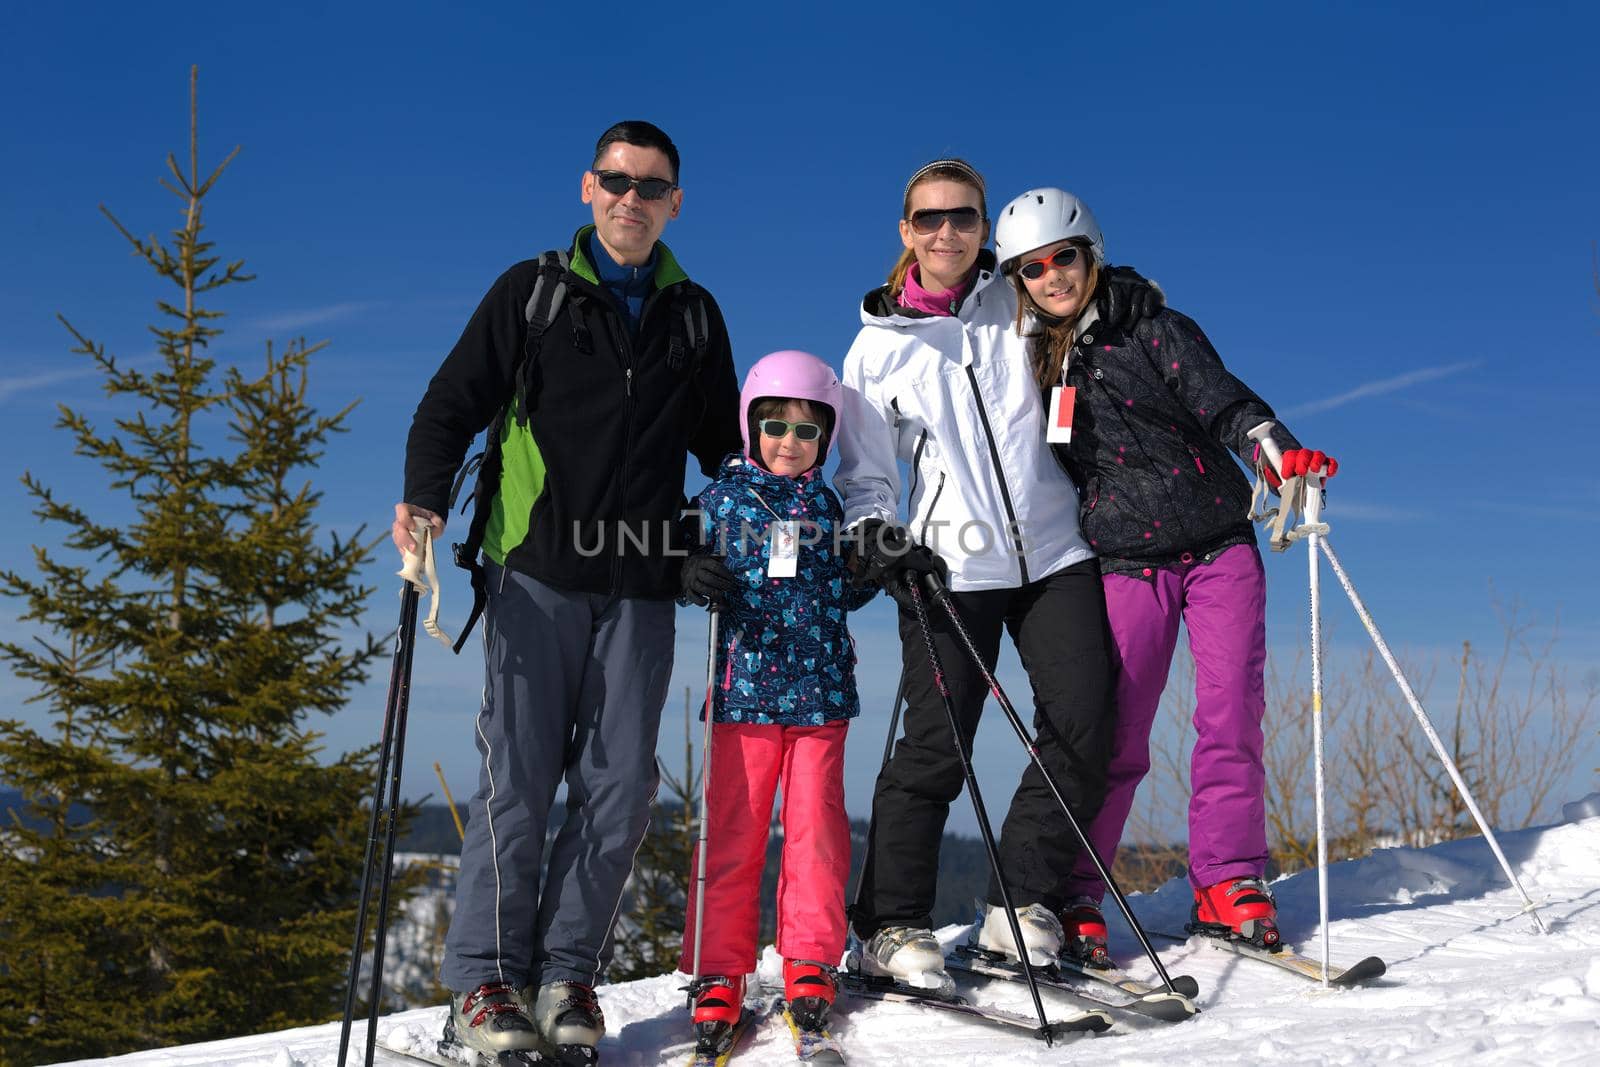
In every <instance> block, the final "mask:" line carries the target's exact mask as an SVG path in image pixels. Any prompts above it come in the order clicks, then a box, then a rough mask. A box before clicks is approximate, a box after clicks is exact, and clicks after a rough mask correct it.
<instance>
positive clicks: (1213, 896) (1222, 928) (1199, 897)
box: [1188, 878, 1282, 952]
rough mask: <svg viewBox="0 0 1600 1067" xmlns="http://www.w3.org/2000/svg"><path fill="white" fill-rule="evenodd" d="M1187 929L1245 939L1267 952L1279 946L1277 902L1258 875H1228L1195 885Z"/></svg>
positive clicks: (1234, 939) (1211, 935)
mask: <svg viewBox="0 0 1600 1067" xmlns="http://www.w3.org/2000/svg"><path fill="white" fill-rule="evenodd" d="M1188 930H1189V932H1190V933H1191V934H1205V935H1206V936H1207V937H1219V938H1221V939H1223V940H1224V941H1244V942H1247V943H1249V944H1252V945H1254V946H1256V947H1257V948H1262V949H1266V950H1267V951H1268V952H1276V951H1278V949H1279V948H1281V947H1282V942H1281V941H1280V939H1279V936H1278V906H1277V905H1276V904H1275V903H1274V902H1273V900H1272V893H1271V892H1269V891H1268V889H1267V886H1266V883H1264V882H1262V881H1261V879H1259V878H1230V879H1229V880H1228V881H1226V882H1219V883H1217V884H1216V885H1212V886H1206V887H1205V888H1204V889H1196V890H1195V891H1194V908H1193V909H1192V910H1191V911H1190V913H1189V927H1188Z"/></svg>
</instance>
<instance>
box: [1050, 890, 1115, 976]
mask: <svg viewBox="0 0 1600 1067" xmlns="http://www.w3.org/2000/svg"><path fill="white" fill-rule="evenodd" d="M1060 918H1061V933H1062V945H1061V951H1062V953H1063V954H1064V955H1067V956H1071V957H1072V958H1073V959H1075V960H1078V961H1079V962H1080V963H1083V964H1085V965H1087V966H1090V967H1097V968H1100V969H1102V970H1104V969H1106V968H1108V967H1110V966H1111V948H1110V945H1109V942H1108V939H1107V936H1106V917H1105V915H1103V914H1102V913H1101V911H1100V902H1099V901H1098V900H1095V899H1094V898H1093V897H1073V898H1072V899H1071V900H1069V901H1068V902H1067V906H1066V907H1064V908H1062V909H1061V916H1060Z"/></svg>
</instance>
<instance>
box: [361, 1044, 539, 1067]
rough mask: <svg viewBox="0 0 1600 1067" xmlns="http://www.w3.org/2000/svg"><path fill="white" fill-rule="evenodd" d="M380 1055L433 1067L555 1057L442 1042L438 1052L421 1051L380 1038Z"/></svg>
mask: <svg viewBox="0 0 1600 1067" xmlns="http://www.w3.org/2000/svg"><path fill="white" fill-rule="evenodd" d="M376 1051H377V1053H378V1055H379V1056H380V1057H388V1056H397V1057H399V1058H400V1059H402V1060H405V1061H406V1062H408V1063H427V1064H432V1065H433V1067H534V1065H540V1067H543V1065H546V1064H549V1063H551V1062H552V1061H550V1060H548V1059H545V1058H544V1057H542V1056H540V1055H539V1053H537V1052H534V1051H531V1050H521V1051H515V1052H502V1053H500V1054H499V1055H497V1056H490V1055H489V1054H487V1053H482V1052H474V1051H473V1050H471V1049H469V1048H466V1047H464V1046H462V1045H458V1044H455V1043H454V1042H451V1043H449V1044H448V1045H447V1044H446V1042H443V1041H441V1042H439V1050H438V1051H437V1052H419V1051H417V1050H415V1049H402V1048H395V1047H394V1046H393V1045H386V1044H384V1043H383V1042H382V1041H379V1042H378V1046H377V1049H376Z"/></svg>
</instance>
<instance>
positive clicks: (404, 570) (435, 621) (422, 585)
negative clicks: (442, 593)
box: [396, 517, 450, 647]
mask: <svg viewBox="0 0 1600 1067" xmlns="http://www.w3.org/2000/svg"><path fill="white" fill-rule="evenodd" d="M412 532H413V534H414V535H415V537H416V539H417V540H418V541H419V542H421V544H422V555H420V556H418V555H416V554H414V553H411V552H406V553H403V556H404V559H405V565H404V566H402V567H401V568H400V570H399V571H398V572H396V573H398V574H399V575H400V577H402V578H404V579H405V580H406V581H408V582H410V583H411V584H412V585H413V586H415V587H416V589H417V592H419V593H427V594H429V595H430V596H431V597H432V605H431V606H430V607H429V609H428V617H427V618H426V619H424V620H423V622H422V628H423V629H424V630H426V631H427V632H428V636H430V637H434V638H437V639H438V640H440V641H442V642H444V644H445V645H446V646H447V647H448V646H449V644H450V638H449V636H448V635H447V634H446V633H445V632H444V631H443V630H442V629H440V628H439V571H438V568H437V567H436V566H435V565H434V559H433V528H432V527H431V526H429V525H428V520H427V519H424V518H420V517H419V518H417V519H416V520H415V523H414V525H413V527H412Z"/></svg>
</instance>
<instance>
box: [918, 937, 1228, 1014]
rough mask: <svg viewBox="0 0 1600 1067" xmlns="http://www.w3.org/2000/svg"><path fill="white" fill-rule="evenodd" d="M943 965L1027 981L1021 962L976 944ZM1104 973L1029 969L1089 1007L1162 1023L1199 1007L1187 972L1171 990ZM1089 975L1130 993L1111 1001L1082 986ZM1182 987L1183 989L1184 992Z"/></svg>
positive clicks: (958, 949) (957, 951)
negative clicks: (1139, 1016) (1093, 973)
mask: <svg viewBox="0 0 1600 1067" xmlns="http://www.w3.org/2000/svg"><path fill="white" fill-rule="evenodd" d="M1062 962H1063V964H1065V963H1066V961H1062ZM945 965H946V966H947V967H949V968H950V969H952V970H957V971H964V972H966V973H967V974H975V975H979V976H981V977H984V978H1000V979H1004V980H1006V981H1010V982H1022V983H1026V982H1027V980H1028V979H1027V976H1026V975H1024V974H1023V972H1022V967H1021V965H1019V964H1018V963H1017V962H1016V961H1015V960H1013V959H1011V958H1010V957H1008V956H1006V955H1004V954H1002V953H999V952H991V951H989V950H987V949H982V948H978V947H977V946H976V945H958V946H956V948H955V949H953V950H952V951H951V953H950V955H948V956H946V957H945ZM1106 975H1114V976H1117V978H1108V977H1106ZM1106 975H1099V974H1097V975H1093V976H1089V975H1085V974H1083V973H1082V972H1081V971H1078V970H1076V969H1069V967H1067V966H1059V965H1049V966H1042V967H1035V968H1034V969H1033V977H1034V981H1036V982H1038V983H1039V984H1040V985H1041V986H1045V987H1047V988H1049V989H1054V990H1056V991H1057V992H1059V993H1064V994H1066V995H1067V996H1069V997H1072V998H1073V999H1074V1000H1077V1001H1079V1002H1080V1003H1082V1004H1085V1005H1087V1006H1088V1007H1089V1008H1090V1009H1097V1010H1102V1011H1114V1012H1127V1013H1131V1014H1135V1015H1143V1016H1146V1017H1147V1018H1151V1019H1156V1020H1159V1021H1161V1022H1164V1023H1178V1022H1182V1021H1184V1020H1185V1019H1189V1018H1192V1017H1193V1016H1194V1015H1195V1014H1196V1013H1198V1012H1199V1010H1200V1009H1199V1008H1197V1007H1195V1003H1194V1000H1193V999H1192V998H1193V996H1194V994H1195V993H1197V992H1199V987H1198V985H1197V984H1196V983H1195V980H1194V979H1193V978H1190V977H1188V976H1187V975H1180V976H1178V977H1177V978H1174V979H1173V980H1172V985H1173V988H1174V989H1175V990H1178V992H1171V993H1169V992H1168V991H1167V990H1166V989H1165V988H1163V987H1160V986H1149V985H1145V984H1144V983H1143V982H1138V981H1135V980H1134V979H1132V978H1128V977H1127V976H1126V975H1124V974H1123V973H1122V972H1121V971H1109V972H1106ZM1091 977H1092V980H1093V981H1097V982H1103V983H1105V984H1107V985H1110V986H1113V987H1115V988H1116V989H1118V990H1121V991H1122V992H1123V993H1128V994H1132V995H1131V996H1130V997H1125V998H1120V999H1116V1000H1113V999H1110V998H1109V997H1105V996H1102V995H1100V994H1099V993H1098V992H1095V991H1093V990H1092V988H1091V989H1086V988H1085V979H1088V978H1091ZM1118 978H1120V980H1118ZM1185 990H1187V992H1184V991H1185Z"/></svg>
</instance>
